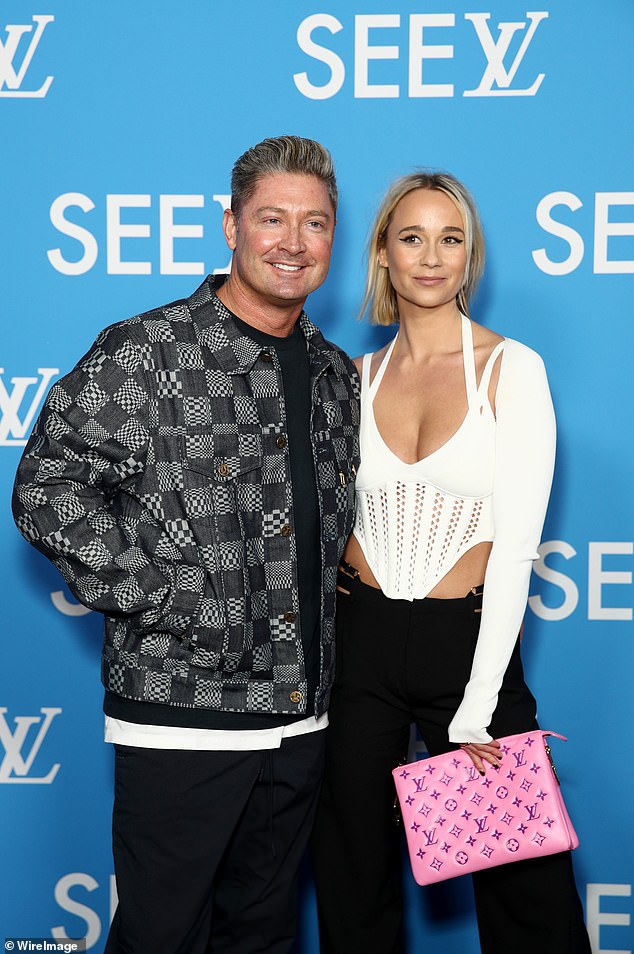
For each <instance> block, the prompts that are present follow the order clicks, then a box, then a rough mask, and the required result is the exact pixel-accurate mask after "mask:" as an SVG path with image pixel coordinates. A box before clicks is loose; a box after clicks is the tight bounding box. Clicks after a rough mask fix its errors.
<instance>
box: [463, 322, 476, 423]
mask: <svg viewBox="0 0 634 954" xmlns="http://www.w3.org/2000/svg"><path fill="white" fill-rule="evenodd" d="M461 317H462V363H463V365H464V380H465V385H466V388H467V403H468V405H469V407H473V406H474V405H475V403H476V401H477V395H478V389H477V387H476V372H475V357H474V354H473V330H472V328H471V322H470V321H469V319H468V318H467V316H466V315H462V316H461Z"/></svg>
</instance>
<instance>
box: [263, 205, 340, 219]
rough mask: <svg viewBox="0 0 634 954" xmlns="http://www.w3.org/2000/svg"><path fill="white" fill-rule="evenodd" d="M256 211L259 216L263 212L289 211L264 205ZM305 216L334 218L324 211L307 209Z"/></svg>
mask: <svg viewBox="0 0 634 954" xmlns="http://www.w3.org/2000/svg"><path fill="white" fill-rule="evenodd" d="M255 211H256V213H257V214H258V215H259V214H261V213H262V212H278V213H284V212H287V211H288V210H287V209H282V208H280V207H279V206H277V205H262V206H260V208H259V209H256V210H255ZM303 214H304V215H308V216H319V218H321V219H331V218H332V216H331V215H330V212H324V210H323V209H307V211H306V212H304V213H303Z"/></svg>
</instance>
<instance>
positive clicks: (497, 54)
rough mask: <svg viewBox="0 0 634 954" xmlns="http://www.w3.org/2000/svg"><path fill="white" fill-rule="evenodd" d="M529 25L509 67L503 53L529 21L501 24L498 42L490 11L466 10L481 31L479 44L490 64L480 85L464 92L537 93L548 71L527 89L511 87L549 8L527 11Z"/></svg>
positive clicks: (476, 27)
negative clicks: (472, 11)
mask: <svg viewBox="0 0 634 954" xmlns="http://www.w3.org/2000/svg"><path fill="white" fill-rule="evenodd" d="M526 16H527V17H528V19H529V21H530V26H529V28H528V30H526V33H525V34H524V38H523V40H522V43H521V45H520V48H519V50H518V51H517V53H516V54H515V59H514V60H513V62H512V63H511V66H510V68H509V69H508V70H507V69H506V68H505V66H504V57H505V56H506V54H507V53H508V49H509V46H510V45H511V40H512V39H513V37H514V36H515V33H516V32H517V31H518V30H525V29H526V23H523V22H522V23H500V24H498V31H499V36H498V39H497V42H496V41H495V40H494V39H493V36H492V35H491V31H490V30H489V27H488V23H487V21H488V20H489V19H490V17H491V14H490V13H465V20H471V22H472V23H473V26H474V27H475V31H476V33H477V34H478V39H479V41H480V45H481V46H482V49H483V51H484V55H485V56H486V58H487V68H486V70H485V71H484V73H483V75H482V79H481V80H480V85H479V86H478V87H477V89H466V90H465V91H464V93H463V96H534V95H535V93H536V92H537V90H538V89H539V87H540V86H541V84H542V80H543V79H544V76H545V73H540V74H539V75H538V76H537V78H536V79H535V81H534V82H533V84H532V86H530V87H528V88H524V89H511V88H510V86H511V83H512V82H513V80H514V78H515V74H516V73H517V70H518V68H519V66H520V63H521V62H522V60H523V59H524V55H525V53H526V51H527V49H528V47H529V45H530V42H531V40H532V39H533V37H534V36H535V31H536V30H537V27H538V26H539V24H540V23H541V21H542V20H546V19H547V18H548V13H547V12H546V11H541V12H540V13H527V14H526Z"/></svg>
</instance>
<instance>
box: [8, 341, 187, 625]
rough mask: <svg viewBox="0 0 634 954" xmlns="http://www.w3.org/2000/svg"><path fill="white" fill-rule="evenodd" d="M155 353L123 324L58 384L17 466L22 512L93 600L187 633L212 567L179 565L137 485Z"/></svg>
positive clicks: (19, 517) (28, 533) (22, 525)
mask: <svg viewBox="0 0 634 954" xmlns="http://www.w3.org/2000/svg"><path fill="white" fill-rule="evenodd" d="M144 349H145V350H144ZM146 352H147V346H144V345H142V344H137V343H136V342H135V341H134V340H133V339H132V338H131V336H130V334H129V332H128V331H127V330H126V329H125V328H124V327H123V326H122V325H114V326H112V327H111V328H109V329H106V331H104V332H102V334H101V335H99V337H98V338H97V340H96V342H95V344H94V345H93V347H92V348H91V350H90V351H89V352H88V354H87V355H86V356H85V357H84V358H83V359H82V360H81V361H80V362H79V364H78V365H77V366H76V368H74V370H73V371H71V372H70V373H69V374H68V375H66V377H64V378H62V379H61V380H60V381H58V382H56V384H55V385H54V386H53V387H52V388H51V391H50V392H49V395H48V397H47V399H46V402H45V405H44V408H43V410H42V413H41V414H40V417H39V419H38V421H37V423H36V425H35V428H34V430H33V433H32V435H31V437H30V439H29V442H28V444H27V446H26V449H25V452H24V455H23V457H22V460H21V462H20V465H19V468H18V473H17V477H16V481H15V487H14V492H13V513H14V518H15V521H16V524H17V526H18V529H19V530H20V532H21V533H22V534H23V536H24V537H25V538H26V539H27V540H28V541H29V542H30V543H32V544H33V546H35V547H36V548H37V549H38V550H40V551H41V552H42V553H44V554H45V555H46V556H47V557H48V558H49V559H50V560H52V562H53V563H54V564H55V566H56V567H57V568H58V569H59V570H60V571H61V573H62V575H63V576H64V579H65V580H66V582H67V584H68V586H69V588H70V589H71V591H72V592H73V593H74V595H75V596H76V597H77V599H78V600H80V601H81V602H82V603H83V604H84V605H85V606H88V607H89V608H90V609H93V610H98V611H100V612H103V613H106V614H109V615H115V616H116V615H119V614H133V613H136V614H141V616H140V620H139V623H140V625H141V626H143V625H144V624H145V625H147V626H152V625H153V624H154V623H156V621H157V620H158V619H161V620H162V622H163V623H164V624H165V628H167V629H173V630H174V631H175V632H181V631H182V630H184V629H185V628H186V622H187V620H188V618H189V617H190V616H191V613H192V611H193V608H194V606H195V604H196V601H197V598H196V595H195V594H196V591H202V585H203V584H202V574H203V571H202V568H200V567H190V566H187V567H183V566H180V567H179V566H178V558H179V551H178V548H177V547H176V545H175V543H174V542H173V541H172V540H170V538H169V536H168V535H167V533H166V532H165V529H164V527H162V526H161V524H160V523H159V522H158V521H157V520H156V518H155V517H154V516H153V514H152V502H151V500H147V501H144V500H141V499H139V497H138V496H137V495H136V494H135V490H134V485H135V480H136V479H138V477H139V475H140V474H142V472H143V470H144V468H145V462H146V458H147V454H148V450H149V431H148V425H149V420H150V415H151V413H152V404H153V397H152V390H151V386H150V382H149V376H148V374H147V372H146V370H145V367H144V364H145V363H147V361H148V354H147V353H146ZM198 576H200V577H201V579H198ZM161 628H164V627H163V626H162V627H161Z"/></svg>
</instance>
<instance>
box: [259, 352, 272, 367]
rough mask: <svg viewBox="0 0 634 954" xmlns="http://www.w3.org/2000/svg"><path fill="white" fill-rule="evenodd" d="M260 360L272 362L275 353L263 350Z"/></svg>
mask: <svg viewBox="0 0 634 954" xmlns="http://www.w3.org/2000/svg"><path fill="white" fill-rule="evenodd" d="M260 360H261V361H264V362H265V363H266V364H271V362H272V361H273V355H272V354H271V353H270V351H262V352H261V354H260Z"/></svg>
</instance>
